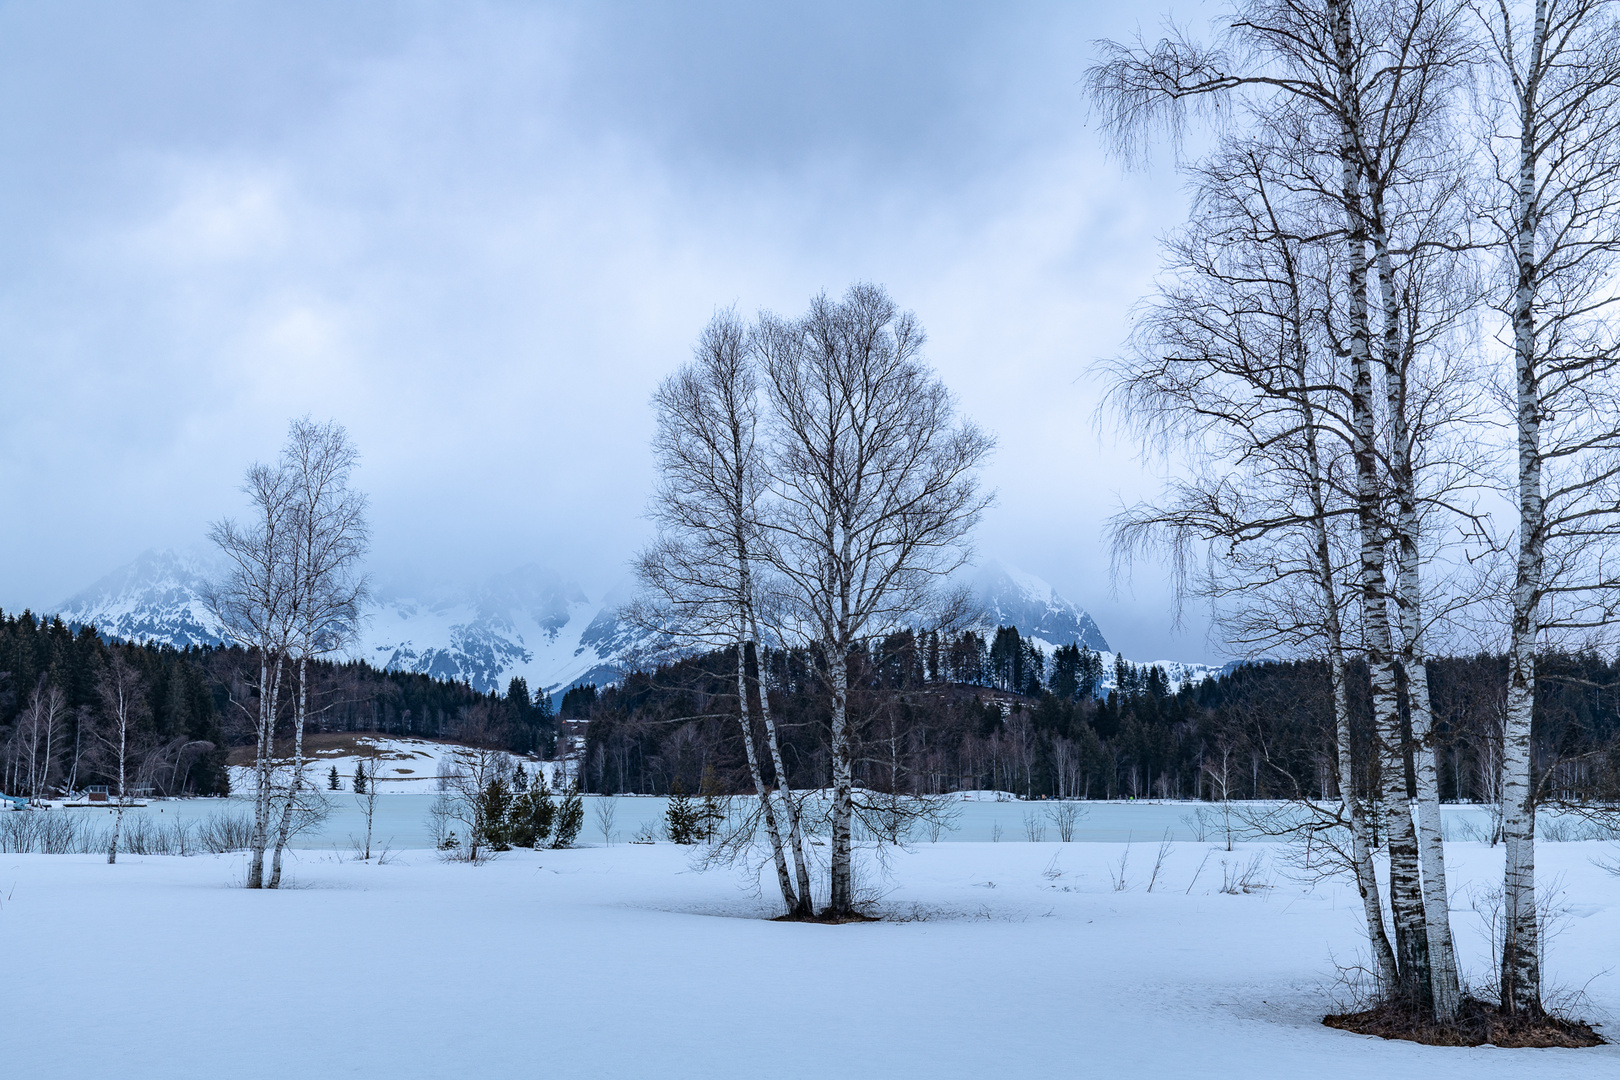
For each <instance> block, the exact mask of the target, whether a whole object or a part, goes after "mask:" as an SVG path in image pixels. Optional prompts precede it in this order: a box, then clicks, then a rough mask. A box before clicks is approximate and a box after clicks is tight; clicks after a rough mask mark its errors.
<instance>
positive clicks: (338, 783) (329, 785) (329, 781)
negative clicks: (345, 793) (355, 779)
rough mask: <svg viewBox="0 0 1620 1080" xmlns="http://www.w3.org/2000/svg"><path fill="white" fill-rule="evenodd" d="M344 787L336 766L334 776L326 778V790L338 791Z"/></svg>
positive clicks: (333, 770)
mask: <svg viewBox="0 0 1620 1080" xmlns="http://www.w3.org/2000/svg"><path fill="white" fill-rule="evenodd" d="M342 786H343V780H342V778H341V777H339V776H338V771H337V766H336V765H334V766H332V775H331V776H328V777H327V778H326V789H327V790H328V791H337V790H338V789H339V788H341V787H342Z"/></svg>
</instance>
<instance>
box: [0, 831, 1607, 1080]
mask: <svg viewBox="0 0 1620 1080" xmlns="http://www.w3.org/2000/svg"><path fill="white" fill-rule="evenodd" d="M1157 849H1158V845H1157V844H1149V845H1143V844H1140V843H1138V844H1136V845H1134V846H1133V847H1132V848H1131V849H1130V852H1129V857H1128V859H1127V860H1126V862H1125V866H1124V877H1125V888H1124V890H1123V891H1116V890H1115V888H1114V885H1113V880H1114V878H1115V877H1117V876H1118V874H1119V872H1120V867H1119V864H1120V860H1121V857H1122V855H1124V854H1125V851H1126V849H1125V846H1124V845H1120V844H1106V843H1096V844H1058V843H1044V844H1031V843H1018V844H1011V843H1001V844H987V843H953V844H924V845H921V846H919V847H918V848H917V849H916V850H915V851H913V852H910V853H900V854H898V855H897V856H896V857H895V859H894V861H893V864H892V868H891V872H890V875H889V876H888V877H887V878H886V879H885V878H883V877H882V876H881V875H879V874H877V873H876V872H875V871H872V870H868V872H867V873H866V874H865V884H866V887H867V888H868V889H878V890H881V891H882V892H883V893H884V895H883V897H882V899H881V901H879V908H880V910H882V911H883V912H885V913H887V914H888V915H890V916H893V917H894V918H892V919H891V920H890V921H884V922H879V923H873V924H864V925H851V926H841V927H828V926H804V925H786V924H779V923H773V922H769V921H766V920H765V918H763V916H765V915H767V914H769V913H770V904H769V903H768V902H767V901H766V900H762V899H760V898H759V897H758V895H757V894H756V893H755V892H754V891H753V889H752V888H751V886H750V885H749V883H748V882H747V881H746V880H744V878H743V877H742V876H740V875H739V874H738V873H737V872H734V871H727V870H711V871H707V872H699V871H697V870H695V869H694V868H693V866H692V865H691V861H690V860H691V852H690V851H689V850H687V849H680V848H676V847H672V846H670V845H667V844H660V845H655V846H640V845H627V844H620V845H616V846H613V847H608V848H584V849H577V850H572V851H560V852H552V851H547V852H539V853H535V852H523V853H511V854H508V855H506V856H504V857H502V858H501V859H499V860H497V861H495V862H493V863H490V864H488V865H485V866H479V867H471V866H466V865H462V864H446V863H442V862H439V861H438V860H436V859H435V858H433V857H432V856H431V855H430V854H429V853H426V852H410V853H408V854H406V855H405V856H404V857H403V858H402V859H400V860H399V861H398V862H395V863H393V864H391V865H386V866H380V867H379V866H374V865H364V864H356V863H353V862H341V861H339V860H338V859H337V858H336V856H334V855H332V854H321V853H317V852H301V853H299V855H298V861H297V862H296V863H295V864H294V865H293V867H292V869H291V876H292V878H293V882H294V885H295V887H294V888H290V889H287V890H284V891H282V892H278V893H270V892H248V891H246V890H244V889H241V888H239V887H238V885H239V882H240V881H241V878H242V868H243V863H242V860H241V858H240V857H234V856H223V857H202V858H190V859H182V858H135V857H124V858H121V859H120V861H119V864H118V865H117V866H115V867H109V866H107V865H106V864H105V862H104V861H100V860H98V859H97V858H95V857H79V856H25V855H9V856H3V857H0V970H3V971H4V974H5V982H6V985H7V990H8V993H7V995H6V998H5V1001H4V1003H3V1004H0V1036H3V1039H0V1043H3V1046H4V1051H3V1060H4V1061H5V1065H6V1066H7V1069H6V1071H7V1073H8V1074H11V1075H18V1076H40V1075H48V1074H88V1075H100V1074H108V1075H114V1074H116V1075H119V1076H121V1077H131V1078H138V1077H159V1076H162V1077H192V1076H210V1075H223V1076H229V1077H233V1078H236V1077H243V1078H257V1077H286V1076H300V1077H327V1076H333V1077H336V1076H359V1077H387V1078H389V1080H397V1078H406V1077H435V1078H442V1077H462V1076H476V1077H516V1076H545V1077H570V1078H572V1077H637V1078H639V1077H654V1076H656V1077H660V1078H668V1077H705V1078H715V1077H720V1078H723V1077H750V1078H752V1077H758V1076H775V1077H817V1078H818V1080H825V1078H829V1077H832V1078H845V1077H885V1078H889V1077H894V1078H909V1077H918V1078H929V1080H937V1078H950V1077H972V1078H974V1080H985V1078H988V1077H1024V1076H1027V1077H1053V1076H1109V1075H1129V1076H1142V1077H1159V1076H1184V1077H1256V1076H1281V1077H1290V1076H1314V1075H1320V1074H1322V1073H1324V1071H1327V1072H1338V1071H1340V1070H1346V1071H1347V1074H1348V1075H1366V1076H1376V1077H1379V1078H1380V1080H1396V1078H1404V1077H1424V1078H1427V1080H1434V1078H1452V1077H1457V1078H1466V1080H1493V1078H1498V1077H1501V1078H1507V1077H1525V1076H1532V1075H1533V1076H1542V1077H1556V1076H1570V1077H1574V1076H1580V1077H1620V1048H1617V1047H1601V1048H1598V1049H1596V1050H1576V1051H1569V1050H1512V1051H1499V1050H1495V1049H1490V1048H1482V1049H1439V1048H1429V1047H1419V1046H1414V1045H1409V1044H1401V1043H1388V1042H1383V1041H1380V1040H1376V1039H1372V1038H1368V1037H1363V1036H1357V1035H1351V1034H1347V1033H1344V1032H1339V1031H1332V1030H1329V1029H1327V1028H1324V1027H1322V1026H1321V1025H1320V1024H1319V1023H1318V1021H1319V1019H1320V1017H1321V1014H1322V1013H1323V1012H1324V1011H1325V1010H1327V1009H1329V1008H1330V1007H1331V1006H1332V1004H1333V1000H1332V987H1333V982H1334V967H1333V961H1334V958H1337V959H1338V960H1339V961H1341V962H1349V961H1351V960H1353V959H1354V958H1355V956H1356V955H1357V953H1358V951H1359V948H1358V943H1357V931H1356V918H1357V905H1356V903H1355V902H1354V901H1353V896H1352V893H1351V890H1350V889H1349V888H1348V887H1347V886H1345V885H1343V884H1339V883H1335V884H1329V885H1316V886H1314V887H1313V886H1310V885H1307V884H1303V883H1300V882H1297V881H1293V880H1290V879H1289V878H1288V877H1287V876H1286V874H1285V871H1284V870H1283V869H1282V868H1281V867H1280V866H1278V865H1274V864H1272V865H1267V866H1266V867H1265V868H1264V869H1262V870H1261V871H1260V872H1259V877H1258V879H1257V880H1256V882H1255V884H1258V885H1262V886H1265V885H1269V886H1270V887H1260V888H1257V889H1256V890H1255V891H1253V892H1249V893H1238V894H1236V895H1227V894H1223V893H1222V892H1220V891H1219V890H1220V886H1221V883H1222V880H1223V877H1230V876H1232V875H1233V873H1234V872H1235V871H1236V870H1238V869H1239V868H1240V867H1247V866H1248V865H1249V863H1250V860H1251V859H1253V858H1255V857H1256V856H1258V857H1259V858H1260V859H1261V860H1262V862H1267V861H1268V860H1270V859H1271V857H1272V856H1273V855H1274V853H1275V849H1272V848H1269V847H1267V846H1265V845H1255V846H1251V847H1248V848H1240V850H1239V851H1237V852H1234V853H1232V854H1227V853H1226V852H1225V851H1224V850H1223V849H1221V848H1218V847H1212V846H1211V845H1208V844H1196V843H1183V844H1177V845H1175V847H1174V849H1173V850H1172V851H1171V852H1170V854H1169V856H1168V858H1167V860H1166V863H1165V865H1164V866H1163V867H1162V868H1161V870H1160V874H1159V880H1158V881H1157V882H1156V883H1155V884H1154V887H1153V891H1152V892H1148V891H1147V885H1148V880H1149V877H1150V876H1151V875H1152V872H1153V863H1154V860H1155V855H1156V852H1157ZM1500 851H1501V849H1500V848H1497V849H1495V850H1491V849H1488V848H1485V847H1483V846H1480V845H1476V844H1472V843H1458V844H1452V845H1448V855H1449V859H1450V862H1451V867H1452V874H1453V891H1454V893H1455V894H1456V895H1457V899H1458V902H1459V906H1460V907H1461V908H1463V909H1464V910H1463V911H1462V913H1461V914H1460V915H1459V916H1458V930H1457V934H1458V939H1459V945H1460V947H1461V948H1462V951H1463V954H1464V956H1465V958H1466V962H1467V963H1468V964H1469V965H1470V966H1471V967H1472V968H1474V969H1475V972H1476V974H1477V972H1478V970H1479V969H1480V968H1482V967H1483V966H1484V958H1485V952H1486V950H1485V945H1484V937H1483V934H1482V930H1481V919H1480V918H1479V917H1478V916H1476V915H1475V914H1474V913H1473V912H1472V911H1469V910H1467V908H1468V903H1467V899H1466V898H1468V897H1470V896H1477V895H1480V894H1481V893H1482V892H1483V890H1484V889H1488V888H1489V886H1490V885H1491V884H1492V883H1493V882H1494V880H1495V879H1496V877H1497V876H1498V875H1499V874H1500V870H1501V854H1500ZM1541 851H1542V858H1541V867H1542V871H1543V879H1544V880H1545V881H1547V882H1548V883H1549V884H1550V885H1552V892H1553V893H1554V894H1555V895H1556V896H1557V897H1558V899H1557V900H1556V906H1558V907H1559V908H1560V909H1561V911H1562V914H1560V916H1559V917H1558V920H1557V922H1558V924H1559V926H1560V932H1559V934H1558V936H1557V937H1556V939H1555V940H1554V941H1553V943H1552V948H1551V955H1550V961H1549V969H1550V979H1551V981H1553V982H1555V983H1557V984H1560V985H1562V986H1565V987H1575V988H1581V987H1585V988H1586V994H1587V1001H1586V1003H1585V1005H1584V1006H1583V1007H1582V1008H1581V1013H1582V1015H1584V1016H1586V1017H1588V1018H1591V1019H1594V1020H1597V1021H1600V1022H1602V1021H1607V1020H1609V1019H1610V1018H1611V1017H1612V1016H1613V1015H1614V1014H1615V1011H1616V1009H1617V1008H1620V983H1617V977H1616V976H1615V975H1613V974H1609V971H1610V969H1611V968H1613V967H1614V965H1615V961H1616V958H1617V948H1616V946H1617V944H1620V930H1617V928H1616V923H1615V918H1616V915H1617V914H1620V899H1617V897H1620V889H1617V885H1620V882H1617V881H1616V879H1615V878H1613V877H1611V876H1609V875H1608V874H1607V873H1606V872H1604V871H1603V870H1601V869H1599V868H1598V867H1596V866H1594V865H1593V862H1592V860H1593V859H1594V858H1601V857H1605V856H1608V855H1610V854H1612V845H1608V844H1601V843H1595V842H1587V843H1565V844H1545V845H1543V846H1542V849H1541ZM1223 861H1225V862H1226V863H1227V866H1226V868H1225V869H1224V870H1223V867H1222V865H1221V863H1222V862H1223ZM1200 867H1201V869H1200ZM1195 874H1196V880H1195Z"/></svg>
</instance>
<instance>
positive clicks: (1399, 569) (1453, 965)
mask: <svg viewBox="0 0 1620 1080" xmlns="http://www.w3.org/2000/svg"><path fill="white" fill-rule="evenodd" d="M1376 210H1377V213H1376V216H1377V219H1378V221H1379V226H1378V228H1377V229H1376V230H1375V231H1374V233H1373V238H1372V239H1373V251H1374V254H1375V257H1376V259H1377V266H1378V280H1379V291H1380V294H1381V299H1382V301H1383V307H1384V312H1383V317H1384V389H1385V397H1386V399H1387V401H1388V403H1389V425H1390V439H1389V442H1390V471H1391V474H1392V477H1391V478H1392V480H1393V481H1394V487H1395V503H1396V508H1397V528H1396V535H1395V544H1396V589H1397V591H1396V610H1397V611H1398V612H1399V613H1400V623H1401V653H1400V662H1401V666H1402V667H1403V668H1404V669H1405V671H1406V698H1407V705H1408V715H1409V717H1410V720H1411V726H1412V757H1413V773H1414V778H1415V781H1416V788H1417V796H1416V800H1415V801H1414V802H1411V803H1410V804H1409V806H1408V812H1409V813H1415V816H1416V823H1417V842H1418V863H1419V868H1420V872H1421V879H1422V880H1421V886H1422V895H1423V925H1424V933H1425V938H1426V945H1427V952H1428V966H1429V973H1430V982H1431V995H1432V1002H1433V1007H1434V1015H1435V1017H1436V1018H1437V1019H1439V1020H1451V1019H1454V1018H1455V1017H1456V1015H1457V1009H1458V1008H1459V1006H1460V1005H1461V1003H1462V982H1461V979H1460V978H1459V976H1458V973H1457V958H1456V951H1455V949H1454V948H1453V945H1452V938H1451V901H1450V897H1449V896H1448V894H1447V890H1446V855H1445V844H1444V838H1443V836H1442V833H1441V827H1440V785H1439V781H1438V778H1437V777H1436V775H1435V767H1434V716H1433V711H1432V709H1431V708H1430V704H1429V675H1428V669H1427V668H1426V667H1425V666H1424V661H1425V651H1424V649H1423V581H1422V576H1421V572H1420V570H1419V553H1418V534H1419V530H1420V528H1421V524H1420V522H1419V520H1418V510H1417V477H1416V474H1415V469H1414V465H1413V459H1412V439H1413V432H1412V427H1411V423H1410V418H1409V416H1408V415H1407V408H1406V405H1407V402H1406V383H1405V371H1404V370H1403V365H1402V359H1403V356H1402V348H1401V345H1402V343H1401V339H1400V326H1401V311H1400V302H1399V299H1398V298H1397V296H1396V293H1395V271H1394V266H1393V262H1392V260H1391V258H1390V253H1389V238H1388V236H1387V235H1386V233H1385V232H1384V227H1383V212H1384V208H1383V206H1382V204H1381V203H1380V204H1379V205H1378V206H1377V208H1376ZM1402 756H1403V758H1404V755H1402ZM1403 764H1404V761H1403ZM1390 806H1391V807H1392V808H1393V807H1394V806H1395V804H1394V803H1391V804H1390Z"/></svg>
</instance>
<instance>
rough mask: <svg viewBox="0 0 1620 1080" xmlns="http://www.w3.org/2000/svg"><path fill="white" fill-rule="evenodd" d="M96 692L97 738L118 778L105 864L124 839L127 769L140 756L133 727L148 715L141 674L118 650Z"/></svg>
mask: <svg viewBox="0 0 1620 1080" xmlns="http://www.w3.org/2000/svg"><path fill="white" fill-rule="evenodd" d="M96 689H97V691H98V692H99V694H100V697H101V716H102V723H101V726H100V727H99V728H98V729H97V730H96V738H97V740H98V741H99V742H100V743H101V746H102V749H103V750H104V751H105V752H106V754H107V755H108V756H109V757H110V758H111V759H112V768H113V770H114V774H115V776H116V777H117V783H116V785H115V787H116V795H117V800H118V801H117V803H116V804H115V809H114V811H113V828H112V837H111V839H110V840H109V841H108V845H107V862H108V863H109V864H110V863H116V862H117V861H118V842H119V840H120V838H121V837H122V836H123V830H124V808H125V807H127V806H128V805H129V770H130V766H131V765H132V764H134V763H135V760H136V759H138V758H139V757H140V756H141V755H140V754H139V753H138V751H139V750H140V749H141V748H140V747H138V746H137V745H136V744H135V739H136V727H137V725H138V724H139V723H140V721H141V720H143V719H144V718H145V717H146V716H147V715H148V713H149V712H150V707H149V706H148V704H147V701H146V694H145V693H144V687H143V685H142V681H141V676H140V672H138V671H136V670H135V668H134V667H132V666H131V665H130V663H129V661H127V660H125V659H124V657H123V655H122V654H121V653H119V651H118V650H117V649H114V650H112V652H111V656H110V657H109V659H108V661H107V667H106V669H105V670H104V671H102V673H101V679H100V680H99V682H98V684H97V687H96Z"/></svg>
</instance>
